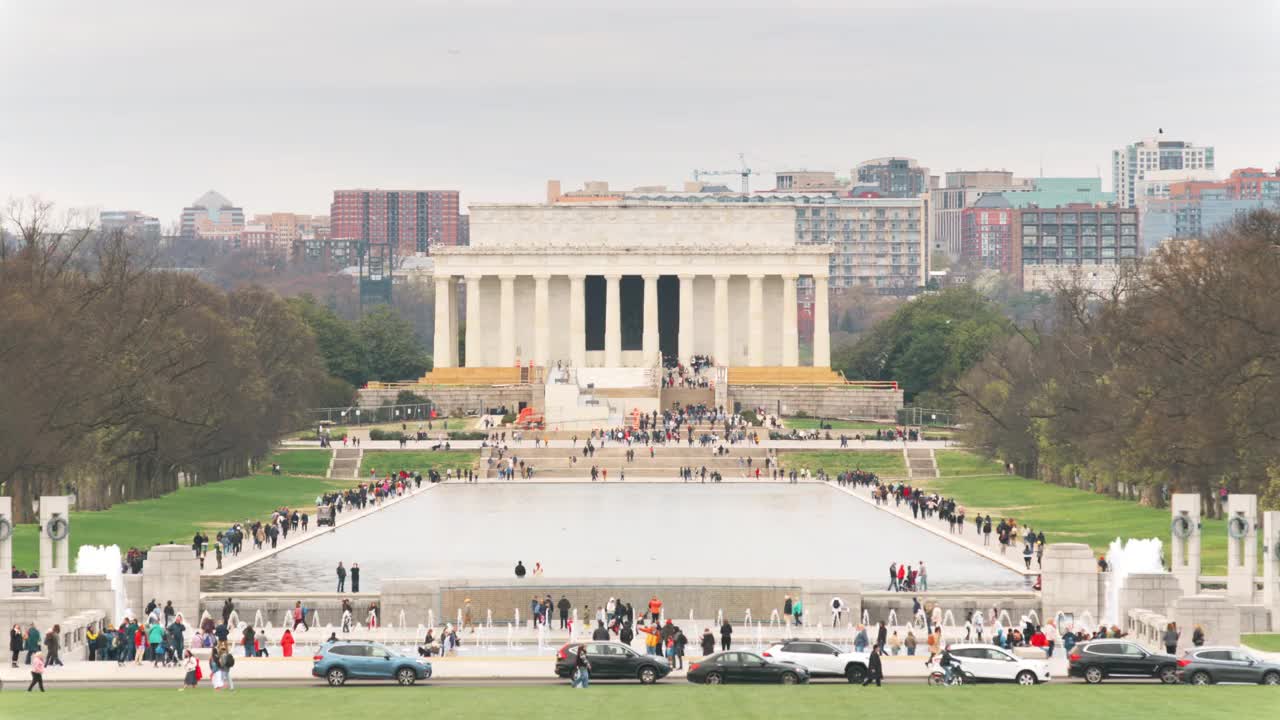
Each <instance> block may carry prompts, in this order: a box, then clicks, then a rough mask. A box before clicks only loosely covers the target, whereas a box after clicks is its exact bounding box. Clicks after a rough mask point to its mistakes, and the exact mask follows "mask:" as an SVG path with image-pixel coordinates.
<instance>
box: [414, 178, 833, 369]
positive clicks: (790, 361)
mask: <svg viewBox="0 0 1280 720" xmlns="http://www.w3.org/2000/svg"><path fill="white" fill-rule="evenodd" d="M794 226H795V210H794V209H793V208H791V207H786V206H752V205H745V204H744V205H724V204H720V203H717V204H715V205H697V204H692V205H683V204H682V205H666V204H643V205H628V204H597V203H593V204H583V205H571V204H561V205H472V206H471V245H470V246H468V247H443V248H437V249H435V250H434V260H435V269H434V282H435V297H436V302H435V367H436V368H453V367H460V366H462V365H464V364H465V366H466V367H468V368H473V367H474V368H483V367H495V368H496V367H506V368H510V367H513V366H517V365H532V366H535V367H554V366H556V365H557V364H559V365H561V366H563V367H576V368H592V367H601V368H621V367H654V366H656V365H658V364H659V362H660V361H661V358H662V357H663V356H665V357H667V358H669V359H675V358H678V359H679V360H680V361H681V362H688V361H689V358H690V357H691V356H693V355H706V356H710V357H711V358H712V360H713V361H714V363H715V364H716V365H719V366H728V367H797V366H799V365H800V353H799V340H798V337H799V335H798V333H797V328H796V324H797V304H796V285H797V282H798V281H799V279H800V278H809V279H811V280H812V282H813V285H814V298H815V301H814V308H813V311H814V312H813V315H814V319H815V322H814V326H815V332H814V341H813V362H812V365H813V366H814V367H815V368H826V367H828V366H829V365H830V364H831V350H830V336H829V331H828V323H827V268H828V258H829V254H830V247H829V246H827V245H797V244H796V242H795V228H794ZM462 287H465V293H463V292H460V290H461V288H462ZM464 298H465V300H464ZM462 302H465V305H466V307H465V312H464V311H463V309H462V308H460V307H459V304H460V303H462ZM462 317H465V319H466V320H465V340H466V343H465V363H461V362H459V356H460V352H459V343H458V341H459V327H458V323H457V320H458V319H460V318H462Z"/></svg>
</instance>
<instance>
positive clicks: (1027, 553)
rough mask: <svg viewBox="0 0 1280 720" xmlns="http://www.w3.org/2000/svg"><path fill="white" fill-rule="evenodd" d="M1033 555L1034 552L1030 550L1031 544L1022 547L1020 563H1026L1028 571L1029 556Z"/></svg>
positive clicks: (1029, 567) (1029, 566) (1029, 564)
mask: <svg viewBox="0 0 1280 720" xmlns="http://www.w3.org/2000/svg"><path fill="white" fill-rule="evenodd" d="M1033 554H1034V551H1033V550H1032V549H1031V543H1027V544H1025V545H1023V546H1022V561H1023V562H1024V563H1026V565H1027V569H1028V570H1030V569H1031V556H1032V555H1033Z"/></svg>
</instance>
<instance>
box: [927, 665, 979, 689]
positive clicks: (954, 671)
mask: <svg viewBox="0 0 1280 720" xmlns="http://www.w3.org/2000/svg"><path fill="white" fill-rule="evenodd" d="M925 664H926V665H928V664H930V663H925ZM975 682H977V678H976V677H975V676H974V674H973V673H971V672H969V671H967V670H964V669H962V668H961V667H960V663H958V662H956V661H955V660H952V661H951V678H950V679H947V675H946V673H945V672H944V671H943V670H942V669H941V668H939V669H937V670H934V671H933V672H931V673H929V684H930V685H934V686H942V685H950V686H955V685H966V684H973V683H975Z"/></svg>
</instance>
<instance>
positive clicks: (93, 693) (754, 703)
mask: <svg viewBox="0 0 1280 720" xmlns="http://www.w3.org/2000/svg"><path fill="white" fill-rule="evenodd" d="M46 682H47V683H48V682H49V681H46ZM54 682H55V683H56V681H54ZM177 684H178V681H177V679H176V678H175V686H176V685H177ZM237 686H238V687H240V688H242V689H238V690H236V692H235V693H228V692H220V693H218V694H217V695H216V696H215V695H214V693H213V691H212V690H210V689H209V686H208V682H207V681H205V682H204V683H202V686H201V687H200V688H199V689H197V690H195V691H191V692H186V693H177V692H174V691H173V690H170V689H163V690H160V689H155V690H59V689H57V686H56V684H52V687H51V690H50V692H48V693H45V694H44V695H40V694H38V693H37V694H27V693H20V692H11V691H7V692H3V693H0V717H7V718H15V719H16V718H21V719H22V720H45V719H46V718H48V719H50V720H53V719H55V718H56V719H58V720H62V719H64V718H74V717H102V718H129V720H153V719H154V720H161V719H167V718H172V717H176V716H180V715H185V714H188V713H190V714H192V715H209V714H211V713H213V714H216V715H217V716H218V717H246V718H268V717H288V718H293V717H304V718H308V720H318V719H327V718H341V719H343V720H347V719H348V718H352V717H355V716H357V715H359V716H361V717H376V718H379V719H380V720H391V719H393V718H423V717H439V718H521V719H522V720H524V719H527V718H554V720H578V719H579V718H581V719H587V718H590V719H592V720H595V719H596V718H610V719H611V720H613V719H617V720H629V719H630V718H657V719H660V720H671V718H734V719H735V720H736V719H738V718H761V719H764V718H768V719H769V720H776V719H777V718H841V720H844V719H846V718H850V717H905V718H910V720H955V719H956V718H960V717H968V716H981V717H985V716H987V715H990V714H991V713H996V714H1000V713H1001V712H1003V711H1005V710H1009V711H1010V712H1013V713H1014V714H1015V715H1020V714H1021V713H1023V712H1025V713H1027V717H1031V718H1034V719H1035V720H1068V719H1069V720H1078V719H1079V718H1081V717H1089V718H1098V719H1099V720H1109V719H1110V718H1117V719H1123V720H1134V719H1136V718H1148V717H1150V718H1160V720H1192V719H1194V720H1218V719H1219V718H1221V719H1222V720H1243V719H1244V718H1265V717H1275V714H1276V712H1277V711H1280V693H1278V692H1277V691H1276V690H1275V689H1274V688H1267V687H1238V686H1237V687H1232V686H1216V687H1203V688H1202V687H1191V686H1177V687H1166V686H1161V685H1127V686H1122V685H1109V686H1102V687H1092V686H1086V685H1066V684H1050V685H1043V686H1040V687H1033V688H1023V687H1017V686H994V685H987V686H975V687H960V688H933V687H929V686H927V685H921V684H912V685H886V686H884V687H882V688H874V687H868V688H863V687H856V686H849V685H844V684H839V685H813V686H798V687H780V686H755V687H744V686H737V687H723V686H722V687H706V686H695V685H687V684H685V683H683V682H679V683H671V684H662V685H659V686H657V687H652V688H642V687H637V686H634V685H631V686H622V685H608V686H605V685H599V684H596V685H593V686H592V687H591V688H590V689H589V690H585V691H581V692H579V691H576V690H573V689H570V688H569V687H568V686H541V687H485V688H479V687H477V688H465V687H464V688H459V687H421V686H419V687H413V688H400V687H395V686H381V687H348V688H342V689H329V688H323V687H316V688H253V687H252V683H251V681H246V680H240V681H238V682H237ZM6 690H8V689H7V688H6ZM1019 708H1021V710H1019Z"/></svg>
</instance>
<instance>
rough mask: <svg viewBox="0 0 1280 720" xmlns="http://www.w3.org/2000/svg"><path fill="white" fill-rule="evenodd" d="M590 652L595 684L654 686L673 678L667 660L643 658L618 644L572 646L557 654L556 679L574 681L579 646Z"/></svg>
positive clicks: (594, 643) (589, 659) (572, 644)
mask: <svg viewBox="0 0 1280 720" xmlns="http://www.w3.org/2000/svg"><path fill="white" fill-rule="evenodd" d="M579 645H585V646H586V648H587V660H588V661H590V663H591V679H592V680H639V681H640V683H641V684H642V685H652V684H654V683H655V682H657V681H659V680H661V679H662V678H664V677H666V676H667V675H670V674H671V666H670V665H669V664H667V659H666V658H663V657H659V656H657V655H641V654H640V653H638V652H636V651H635V650H632V649H631V648H629V647H627V646H626V645H623V644H622V643H618V642H586V643H569V644H568V645H565V646H564V647H561V648H560V650H559V651H558V652H556V676H557V677H562V678H570V677H573V672H574V666H575V663H576V661H577V656H578V646H579Z"/></svg>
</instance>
